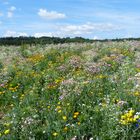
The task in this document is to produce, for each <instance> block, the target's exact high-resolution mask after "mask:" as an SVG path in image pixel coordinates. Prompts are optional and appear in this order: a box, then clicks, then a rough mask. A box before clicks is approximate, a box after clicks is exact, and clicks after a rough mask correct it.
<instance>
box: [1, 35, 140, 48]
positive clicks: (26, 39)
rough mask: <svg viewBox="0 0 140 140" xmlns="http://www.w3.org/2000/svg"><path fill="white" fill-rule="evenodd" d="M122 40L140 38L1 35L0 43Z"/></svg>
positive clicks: (32, 43)
mask: <svg viewBox="0 0 140 140" xmlns="http://www.w3.org/2000/svg"><path fill="white" fill-rule="evenodd" d="M124 40H140V38H123V39H103V40H99V39H97V40H93V39H85V38H82V37H75V38H70V37H66V38H60V37H39V38H36V37H2V38H0V45H16V46H18V45H22V44H30V45H36V44H42V45H44V44H59V43H93V42H96V41H100V42H106V41H124Z"/></svg>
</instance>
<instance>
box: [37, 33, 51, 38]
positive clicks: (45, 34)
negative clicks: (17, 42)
mask: <svg viewBox="0 0 140 140" xmlns="http://www.w3.org/2000/svg"><path fill="white" fill-rule="evenodd" d="M34 36H35V37H42V36H48V37H52V36H53V33H52V32H42V33H41V32H40V33H35V34H34Z"/></svg>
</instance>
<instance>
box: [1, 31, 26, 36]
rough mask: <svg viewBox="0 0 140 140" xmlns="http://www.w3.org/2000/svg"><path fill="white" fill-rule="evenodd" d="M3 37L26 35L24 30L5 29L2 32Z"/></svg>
mask: <svg viewBox="0 0 140 140" xmlns="http://www.w3.org/2000/svg"><path fill="white" fill-rule="evenodd" d="M4 36H5V37H19V36H28V35H27V33H24V32H16V31H10V30H9V31H6V33H5V34H4Z"/></svg>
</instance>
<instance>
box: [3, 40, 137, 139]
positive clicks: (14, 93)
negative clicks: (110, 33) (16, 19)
mask: <svg viewBox="0 0 140 140" xmlns="http://www.w3.org/2000/svg"><path fill="white" fill-rule="evenodd" d="M90 138H93V140H139V139H140V42H138V41H122V42H109V41H108V42H103V43H101V42H95V43H92V44H90V43H83V44H79V43H75V44H74V43H72V44H58V45H36V46H28V45H22V46H1V47H0V139H1V140H55V139H56V140H76V139H78V140H88V139H90Z"/></svg>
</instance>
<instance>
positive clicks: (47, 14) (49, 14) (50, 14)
mask: <svg viewBox="0 0 140 140" xmlns="http://www.w3.org/2000/svg"><path fill="white" fill-rule="evenodd" d="M38 15H39V16H40V17H41V18H44V19H51V20H52V19H63V18H66V15H65V14H63V13H58V12H56V11H48V10H46V9H39V11H38Z"/></svg>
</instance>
